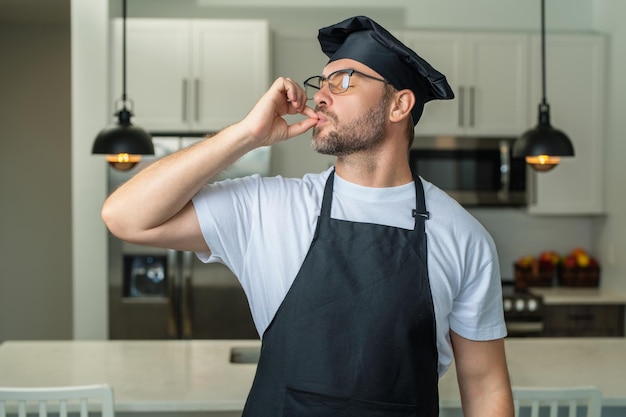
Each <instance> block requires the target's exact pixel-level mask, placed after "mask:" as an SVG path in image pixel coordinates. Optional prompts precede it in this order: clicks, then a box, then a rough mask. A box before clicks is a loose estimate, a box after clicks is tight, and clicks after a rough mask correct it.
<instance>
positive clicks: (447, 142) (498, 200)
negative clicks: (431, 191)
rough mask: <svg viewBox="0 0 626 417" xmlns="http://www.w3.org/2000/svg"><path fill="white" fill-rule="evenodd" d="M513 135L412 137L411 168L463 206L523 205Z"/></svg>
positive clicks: (522, 173) (521, 164) (522, 175)
mask: <svg viewBox="0 0 626 417" xmlns="http://www.w3.org/2000/svg"><path fill="white" fill-rule="evenodd" d="M513 141H514V139H513V138H475V137H448V136H446V137H416V138H415V140H414V142H413V146H412V147H411V150H410V153H409V161H410V164H411V167H412V168H413V170H414V171H415V172H417V173H418V174H419V175H420V176H422V178H424V179H426V180H427V181H430V182H432V183H433V184H435V185H436V186H437V187H439V188H441V189H443V190H444V191H446V192H447V193H448V194H449V195H450V196H451V197H453V198H454V199H455V200H457V201H458V202H459V203H461V204H462V205H464V206H467V207H471V206H523V205H525V204H526V164H525V161H524V159H523V158H514V157H513V156H512V147H513Z"/></svg>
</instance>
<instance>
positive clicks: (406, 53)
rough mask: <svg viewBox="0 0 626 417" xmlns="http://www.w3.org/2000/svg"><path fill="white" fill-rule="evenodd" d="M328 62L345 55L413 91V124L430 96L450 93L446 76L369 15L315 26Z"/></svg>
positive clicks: (445, 97)
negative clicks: (323, 26) (328, 24)
mask: <svg viewBox="0 0 626 417" xmlns="http://www.w3.org/2000/svg"><path fill="white" fill-rule="evenodd" d="M317 38H318V39H319V41H320V45H321V47H322V51H323V52H324V53H325V54H326V55H327V56H328V57H329V58H330V60H329V61H328V62H332V61H336V60H338V59H343V58H348V59H353V60H355V61H359V62H360V63H362V64H365V65H367V66H368V67H370V68H371V69H373V70H374V71H376V72H377V73H379V74H380V75H381V76H382V77H384V78H385V79H387V80H388V81H389V82H390V83H391V84H392V85H393V86H394V87H395V88H397V89H398V90H404V89H409V90H411V91H413V94H415V106H414V107H413V109H412V110H411V115H412V116H413V124H417V121H418V120H419V119H420V117H421V116H422V111H423V110H424V104H425V103H426V102H428V101H430V100H434V99H440V100H449V99H452V98H454V93H453V92H452V89H451V88H450V85H449V84H448V82H447V81H446V77H445V76H444V75H443V74H441V73H440V72H438V71H437V70H436V69H434V68H433V67H431V66H430V64H429V63H428V62H426V61H425V60H424V59H422V58H421V57H420V56H418V55H417V54H416V53H415V52H414V51H413V50H411V49H410V48H408V47H407V46H405V45H404V44H403V43H402V42H400V41H399V40H398V39H396V38H395V37H394V36H393V35H392V34H391V33H389V32H388V31H387V30H385V29H384V28H383V27H382V26H380V25H379V24H378V23H376V22H374V21H373V20H372V19H370V18H369V17H365V16H355V17H351V18H349V19H346V20H344V21H343V22H339V23H337V24H335V25H332V26H328V27H325V28H322V29H320V30H319V35H318V37H317Z"/></svg>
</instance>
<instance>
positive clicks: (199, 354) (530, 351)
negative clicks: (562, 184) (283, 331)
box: [0, 338, 626, 413]
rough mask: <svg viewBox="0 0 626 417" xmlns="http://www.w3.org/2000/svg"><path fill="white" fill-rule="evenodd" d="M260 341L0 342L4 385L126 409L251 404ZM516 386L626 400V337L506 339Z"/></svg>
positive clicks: (444, 387)
mask: <svg viewBox="0 0 626 417" xmlns="http://www.w3.org/2000/svg"><path fill="white" fill-rule="evenodd" d="M259 344H260V342H259V341H233V340H213V341H209V340H206V341H199V340H198V341H49V342H48V341H28V342H17V341H16V342H14V341H9V342H5V343H3V344H2V345H0V386H65V385H79V384H94V383H109V384H111V385H112V386H113V390H114V395H115V402H116V411H118V412H125V413H128V412H203V411H204V412H206V411H237V410H241V409H242V408H243V405H244V403H245V399H246V396H247V394H248V391H249V389H250V386H251V384H252V380H253V377H254V372H255V368H256V366H255V365H254V364H233V363H230V351H231V348H232V347H258V346H259ZM505 346H506V351H507V358H508V363H509V372H510V375H511V381H512V384H513V385H516V386H535V387H539V386H576V385H597V386H598V387H600V388H601V389H602V391H603V395H604V402H603V403H604V405H605V406H614V407H615V406H617V407H624V406H626V384H625V383H624V375H626V360H624V359H625V355H626V339H623V338H576V339H575V340H574V339H568V338H536V339H535V338H515V339H506V341H505ZM439 391H440V402H441V408H442V409H445V408H458V407H460V404H461V403H460V398H459V391H458V386H457V382H456V373H455V371H454V366H452V367H451V368H450V370H449V371H448V372H447V373H446V374H445V375H444V376H443V378H442V379H441V381H440V384H439Z"/></svg>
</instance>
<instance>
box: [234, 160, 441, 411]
mask: <svg viewBox="0 0 626 417" xmlns="http://www.w3.org/2000/svg"><path fill="white" fill-rule="evenodd" d="M333 182H334V172H333V173H331V175H330V176H329V178H328V180H327V182H326V187H325V189H324V197H323V201H322V208H321V212H320V216H319V219H318V224H317V229H316V231H315V235H314V237H313V241H312V243H311V247H310V248H309V252H308V253H307V255H306V258H305V260H304V263H303V264H302V267H301V269H300V272H299V273H298V275H297V276H296V279H295V280H294V282H293V284H292V286H291V288H290V289H289V291H288V293H287V295H286V297H285V299H284V300H283V302H282V304H281V306H280V308H279V309H278V311H277V313H276V315H275V317H274V319H273V320H272V322H271V323H270V325H269V326H268V328H267V330H266V331H265V333H264V335H263V342H262V346H261V357H260V359H259V363H258V367H257V372H256V376H255V378H254V383H253V385H252V389H251V391H250V394H249V396H248V400H247V401H246V406H245V409H244V412H243V416H244V417H281V416H283V417H296V416H297V417H374V416H376V417H400V416H402V417H405V416H406V417H409V416H410V417H434V416H437V415H438V413H439V401H438V388H437V383H438V375H437V364H438V360H437V347H436V334H435V315H434V309H433V302H432V296H431V292H430V284H429V282H428V270H427V263H426V234H425V232H424V221H425V220H426V219H427V218H428V213H427V212H426V208H425V203H424V190H423V187H422V183H421V181H420V179H419V178H418V177H417V176H416V177H415V187H416V196H417V207H418V209H417V210H414V211H413V216H414V217H415V229H414V230H406V229H401V228H396V227H390V226H383V225H378V224H371V223H356V222H350V221H346V220H337V219H332V218H331V217H330V212H331V202H332V195H333Z"/></svg>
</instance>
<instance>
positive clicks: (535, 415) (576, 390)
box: [513, 386, 602, 417]
mask: <svg viewBox="0 0 626 417" xmlns="http://www.w3.org/2000/svg"><path fill="white" fill-rule="evenodd" d="M513 403H514V405H515V417H519V416H520V411H521V410H522V409H524V408H528V409H529V410H530V417H539V415H540V414H539V412H540V410H549V412H550V414H549V415H550V417H557V416H558V415H559V414H558V413H559V410H560V409H566V410H567V412H568V417H577V416H578V414H577V413H578V409H579V408H580V407H583V408H584V409H585V410H586V413H587V414H584V416H586V417H600V414H601V412H602V392H601V391H600V390H599V389H598V388H597V387H591V386H589V387H564V388H556V387H554V388H534V387H533V388H531V387H513ZM541 415H542V416H544V415H546V414H541Z"/></svg>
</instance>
